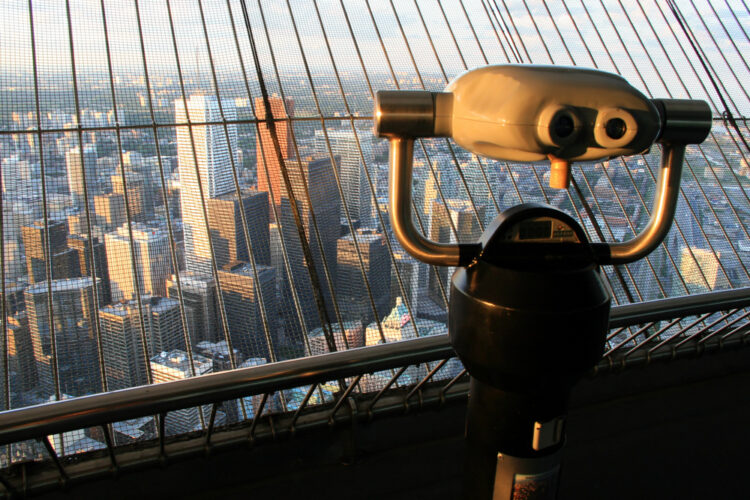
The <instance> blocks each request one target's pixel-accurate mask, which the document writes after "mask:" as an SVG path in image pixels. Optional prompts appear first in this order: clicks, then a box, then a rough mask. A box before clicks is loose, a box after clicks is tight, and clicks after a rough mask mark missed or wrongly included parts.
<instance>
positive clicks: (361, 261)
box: [290, 0, 390, 349]
mask: <svg viewBox="0 0 750 500" xmlns="http://www.w3.org/2000/svg"><path fill="white" fill-rule="evenodd" d="M313 6H314V7H315V14H316V17H317V18H318V25H319V26H320V29H321V31H322V32H323V39H324V40H325V44H326V48H327V50H328V57H329V58H330V60H331V65H332V67H333V72H334V75H335V76H336V82H337V84H338V87H339V92H340V93H341V99H342V101H343V103H344V109H345V111H346V116H347V118H349V123H350V126H351V128H352V134H353V135H354V140H355V142H356V143H357V148H358V150H359V153H360V157H361V161H362V163H361V167H360V168H364V169H365V170H366V169H367V164H366V163H365V161H364V155H363V154H362V148H361V146H360V144H359V137H358V136H357V130H356V128H355V126H354V119H353V118H352V111H351V108H350V107H349V102H348V100H347V98H346V92H344V86H343V84H342V83H341V75H339V70H338V68H337V67H336V62H335V60H334V58H333V51H332V50H331V44H330V41H329V40H328V34H327V33H326V30H325V26H324V25H323V19H322V17H321V15H320V8H319V7H318V2H317V0H313ZM290 14H291V12H290ZM293 22H294V21H293ZM296 32H297V26H296V23H295V33H296ZM297 40H298V42H299V43H300V51H301V52H302V54H303V55H302V57H303V60H304V61H305V69H306V70H307V71H308V76H309V67H308V65H307V60H306V58H305V56H304V49H303V47H302V43H301V41H300V40H299V34H297ZM309 78H310V85H311V86H312V92H313V98H314V100H315V106H316V108H317V109H318V114H320V116H321V120H320V124H321V127H322V128H323V135H324V137H325V141H326V147H327V148H328V155H329V157H330V160H331V164H332V165H335V160H334V156H333V148H332V147H331V142H330V140H329V137H328V130H327V127H326V123H325V121H324V120H323V112H322V110H321V108H320V102H319V101H318V96H317V93H316V90H315V86H314V85H313V82H312V77H311V76H309ZM333 171H334V176H335V178H336V187H337V188H338V191H339V196H340V197H341V205H342V206H343V207H344V214H345V215H346V220H347V222H348V223H349V228H350V232H351V235H352V239H353V241H354V249H355V251H356V253H357V259H358V260H359V269H360V271H361V274H362V282H363V283H364V285H365V289H366V290H367V298H368V300H369V302H370V307H371V308H372V314H373V316H374V317H375V323H376V325H377V327H378V331H379V333H380V338H381V339H383V340H384V341H385V333H384V332H383V325H382V324H381V322H380V317H379V315H378V310H377V306H376V305H375V298H374V297H373V294H372V288H371V287H370V280H369V279H368V277H367V273H366V272H365V263H364V259H363V257H362V251H361V250H360V248H359V240H358V239H357V232H356V231H355V230H354V224H353V223H352V218H351V215H350V214H349V207H347V204H346V199H345V197H344V190H343V188H342V185H341V179H340V178H339V177H340V174H339V172H338V169H337V168H335V167H334V169H333ZM374 202H375V204H376V205H377V198H375V200H374ZM383 237H384V238H387V237H388V236H387V235H386V234H385V232H384V233H383ZM389 278H390V276H389ZM363 326H364V328H367V326H366V325H363ZM341 331H342V332H343V331H344V325H341ZM343 337H344V343H345V344H346V348H347V349H349V345H348V341H347V339H346V335H343Z"/></svg>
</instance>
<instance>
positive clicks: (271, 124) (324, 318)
mask: <svg viewBox="0 0 750 500" xmlns="http://www.w3.org/2000/svg"><path fill="white" fill-rule="evenodd" d="M240 2H241V5H242V8H243V15H244V16H245V24H246V26H247V30H248V36H249V38H250V39H251V40H252V41H251V46H252V47H253V54H254V55H255V64H256V71H257V77H258V83H259V84H260V90H261V94H262V95H263V107H264V108H265V112H266V116H265V119H266V125H267V126H268V132H269V135H270V136H271V142H272V143H273V147H274V152H275V154H276V159H277V161H278V163H279V166H280V168H281V175H282V178H283V180H284V187H285V188H286V191H287V194H288V196H289V198H288V199H289V205H290V207H291V210H292V215H293V216H294V220H295V224H296V226H297V233H298V235H299V238H300V244H301V246H302V253H303V255H304V257H305V262H306V263H307V271H308V275H309V276H310V284H311V288H312V292H313V296H314V299H315V304H316V306H317V308H318V315H319V318H320V322H321V327H322V328H323V332H324V334H325V336H326V340H327V341H328V343H329V345H328V348H329V350H330V352H334V351H336V350H337V349H336V342H335V335H334V333H333V330H332V326H331V319H330V317H329V315H328V309H327V307H326V304H325V299H324V296H323V287H322V284H321V280H320V275H319V274H318V271H317V267H316V264H315V262H314V259H313V254H312V250H311V247H310V242H309V240H308V237H307V234H306V233H305V227H304V224H303V223H302V211H301V209H300V207H299V205H298V204H297V197H296V194H295V192H294V189H293V186H292V181H291V177H290V176H289V170H288V165H287V162H286V159H285V158H283V157H282V154H281V144H280V143H279V138H278V134H277V133H276V121H275V119H274V117H273V110H272V108H271V105H270V100H269V97H268V91H267V90H266V85H265V80H264V79H263V73H262V69H261V67H260V59H258V57H257V47H256V46H255V40H254V39H253V37H252V31H251V27H250V20H249V17H248V16H247V8H246V5H245V0H240ZM257 5H258V10H259V12H260V17H261V21H262V23H263V30H264V32H265V37H266V42H267V43H268V47H269V51H270V54H271V60H272V61H273V68H274V75H275V77H276V81H277V83H278V85H279V93H280V95H281V102H282V106H283V108H284V112H285V114H286V115H287V118H286V119H287V120H288V123H289V133H290V134H291V136H292V142H293V144H294V149H295V156H296V157H297V161H298V162H299V165H298V168H299V169H300V173H301V174H302V175H301V177H302V190H303V193H304V194H305V197H306V198H307V203H308V204H309V213H310V221H311V222H312V226H311V227H310V228H309V230H310V232H311V233H312V234H313V235H314V236H315V240H316V242H317V244H318V249H319V251H320V256H321V261H322V264H323V272H324V274H325V277H326V279H327V280H328V288H329V291H330V293H331V301H332V302H333V308H334V314H335V315H336V318H337V320H338V322H339V324H340V325H342V326H343V320H342V319H341V313H340V312H339V308H338V303H337V301H336V294H335V291H334V290H333V280H332V279H331V273H330V270H329V266H328V259H327V256H326V255H325V251H324V248H323V240H322V238H321V236H320V231H319V228H318V222H317V217H316V214H315V210H314V207H313V203H312V198H311V197H310V191H309V189H308V186H307V180H306V179H305V178H304V169H303V167H302V158H301V157H300V154H299V146H298V144H297V138H296V137H295V135H294V126H293V122H292V119H291V117H290V116H289V112H288V110H287V109H286V103H285V99H286V96H285V94H284V87H283V86H282V85H281V79H280V76H279V70H278V66H277V65H276V56H275V54H274V51H273V44H272V43H271V37H270V35H269V32H268V25H267V23H266V18H265V14H264V12H263V6H262V5H261V2H260V0H257ZM287 8H289V5H288V4H287ZM290 15H291V12H290ZM269 114H270V116H269ZM331 168H332V169H334V168H336V167H335V165H331Z"/></svg>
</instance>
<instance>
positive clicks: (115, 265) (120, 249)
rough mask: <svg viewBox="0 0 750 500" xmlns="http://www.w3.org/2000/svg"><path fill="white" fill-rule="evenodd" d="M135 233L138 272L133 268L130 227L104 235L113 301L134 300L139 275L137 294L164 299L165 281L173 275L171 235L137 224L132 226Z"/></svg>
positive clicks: (134, 250)
mask: <svg viewBox="0 0 750 500" xmlns="http://www.w3.org/2000/svg"><path fill="white" fill-rule="evenodd" d="M132 232H133V252H135V265H136V269H135V270H134V269H133V268H132V267H133V266H132V265H131V255H130V250H131V248H130V235H129V233H128V228H127V226H126V225H125V226H121V227H119V228H118V229H117V231H115V232H113V233H107V234H106V235H104V246H105V248H106V250H107V264H108V269H109V279H110V287H111V290H112V300H114V301H118V300H123V299H125V300H130V299H132V298H133V297H135V293H136V290H135V286H134V279H135V275H136V272H137V275H138V280H139V282H138V293H141V294H151V295H161V296H165V295H166V281H167V278H168V277H169V275H170V274H171V273H172V262H171V260H170V255H169V235H168V234H167V232H166V231H163V230H161V229H154V228H150V227H147V226H145V225H143V224H139V223H136V222H134V223H133V225H132Z"/></svg>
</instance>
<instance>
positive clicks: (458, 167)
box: [414, 0, 491, 241]
mask: <svg viewBox="0 0 750 500" xmlns="http://www.w3.org/2000/svg"><path fill="white" fill-rule="evenodd" d="M414 6H415V7H416V8H417V14H418V15H419V19H420V21H421V22H422V29H424V32H425V35H426V36H427V40H428V41H429V42H430V47H431V48H432V53H433V55H434V56H435V60H436V61H437V63H438V67H439V68H440V73H442V75H443V80H444V81H445V83H446V84H447V83H448V81H449V80H448V75H447V73H446V72H445V68H444V67H443V63H442V62H441V61H440V56H439V55H438V53H437V49H436V48H435V43H434V42H433V40H432V35H430V30H428V29H427V24H426V23H425V21H424V16H423V15H422V9H420V8H419V4H418V3H417V0H414ZM441 10H442V9H441ZM451 35H453V32H452V31H451ZM454 41H455V38H454ZM456 48H457V50H458V54H459V56H460V57H461V61H462V62H463V65H464V68H465V67H466V61H465V60H464V57H463V54H461V50H460V49H458V44H456ZM417 71H419V70H417ZM425 90H427V89H425ZM444 141H445V145H446V146H447V147H448V151H450V154H451V158H452V159H453V164H454V165H455V167H456V171H457V172H458V176H459V177H460V178H461V183H462V184H463V185H464V190H466V195H467V196H468V198H469V203H470V204H471V208H472V211H473V212H474V217H475V218H476V220H477V223H478V224H479V229H480V230H481V231H484V221H483V220H482V218H481V217H480V216H479V211H478V210H477V206H476V204H475V203H474V197H473V196H472V194H471V191H470V190H469V184H468V183H467V182H466V177H465V176H464V173H463V171H462V170H461V165H460V163H459V161H458V158H457V157H456V151H455V150H454V149H453V145H452V144H451V142H450V140H449V139H444ZM485 179H486V177H485ZM438 188H439V187H438ZM487 189H489V190H491V188H490V185H489V182H488V183H487ZM447 208H448V207H447V205H446V209H447ZM456 241H458V234H457V235H456Z"/></svg>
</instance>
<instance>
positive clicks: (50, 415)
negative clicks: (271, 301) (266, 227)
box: [0, 287, 750, 445]
mask: <svg viewBox="0 0 750 500" xmlns="http://www.w3.org/2000/svg"><path fill="white" fill-rule="evenodd" d="M748 306H750V287H747V288H740V289H734V290H726V291H720V292H710V293H705V294H699V295H692V296H685V297H676V298H669V299H661V300H655V301H650V302H643V303H639V304H629V305H623V306H617V307H614V308H613V309H612V314H611V318H610V327H611V328H617V327H622V326H628V325H634V324H642V323H648V322H652V321H659V320H667V319H674V318H677V317H684V316H691V315H696V314H705V313H711V312H716V311H721V310H727V309H734V308H741V307H748ZM453 355H454V353H453V349H452V348H451V345H450V342H449V339H448V336H447V335H435V336H431V337H422V338H418V339H411V340H404V341H401V342H393V343H388V344H381V345H377V346H371V347H366V348H358V349H351V350H347V351H339V352H334V353H329V354H322V355H318V356H310V357H305V358H297V359H293V360H288V361H281V362H278V363H273V364H267V365H260V366H252V367H248V368H240V369H236V370H232V371H225V372H219V373H213V374H209V375H204V376H201V377H195V378H190V379H185V380H176V381H171V382H165V383H161V384H155V385H148V386H141V387H133V388H129V389H123V390H119V391H112V392H108V393H102V394H95V395H91V396H84V397H79V398H74V399H68V400H63V401H54V402H51V403H45V404H41V405H37V406H30V407H25V408H19V409H14V410H8V411H4V412H0V445H2V444H8V443H13V442H18V441H23V440H26V439H33V438H38V437H41V436H46V435H50V434H56V433H60V432H66V431H70V430H74V429H81V428H85V427H90V426H95V425H101V424H106V423H109V422H116V421H120V420H127V419H130V418H135V417H139V416H143V415H156V414H159V413H164V412H168V411H171V410H176V409H181V408H187V407H190V406H196V405H204V404H210V403H214V402H221V401H227V400H230V399H235V398H241V397H246V396H249V395H254V394H261V393H265V392H275V391H278V390H283V389H289V388H294V387H300V386H303V385H308V384H314V383H320V382H326V381H329V380H335V379H339V378H344V377H350V376H355V375H359V374H363V373H371V372H375V371H379V370H386V369H389V368H397V367H402V366H407V365H412V364H419V363H423V362H427V361H434V360H437V359H446V358H449V357H452V356H453Z"/></svg>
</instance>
